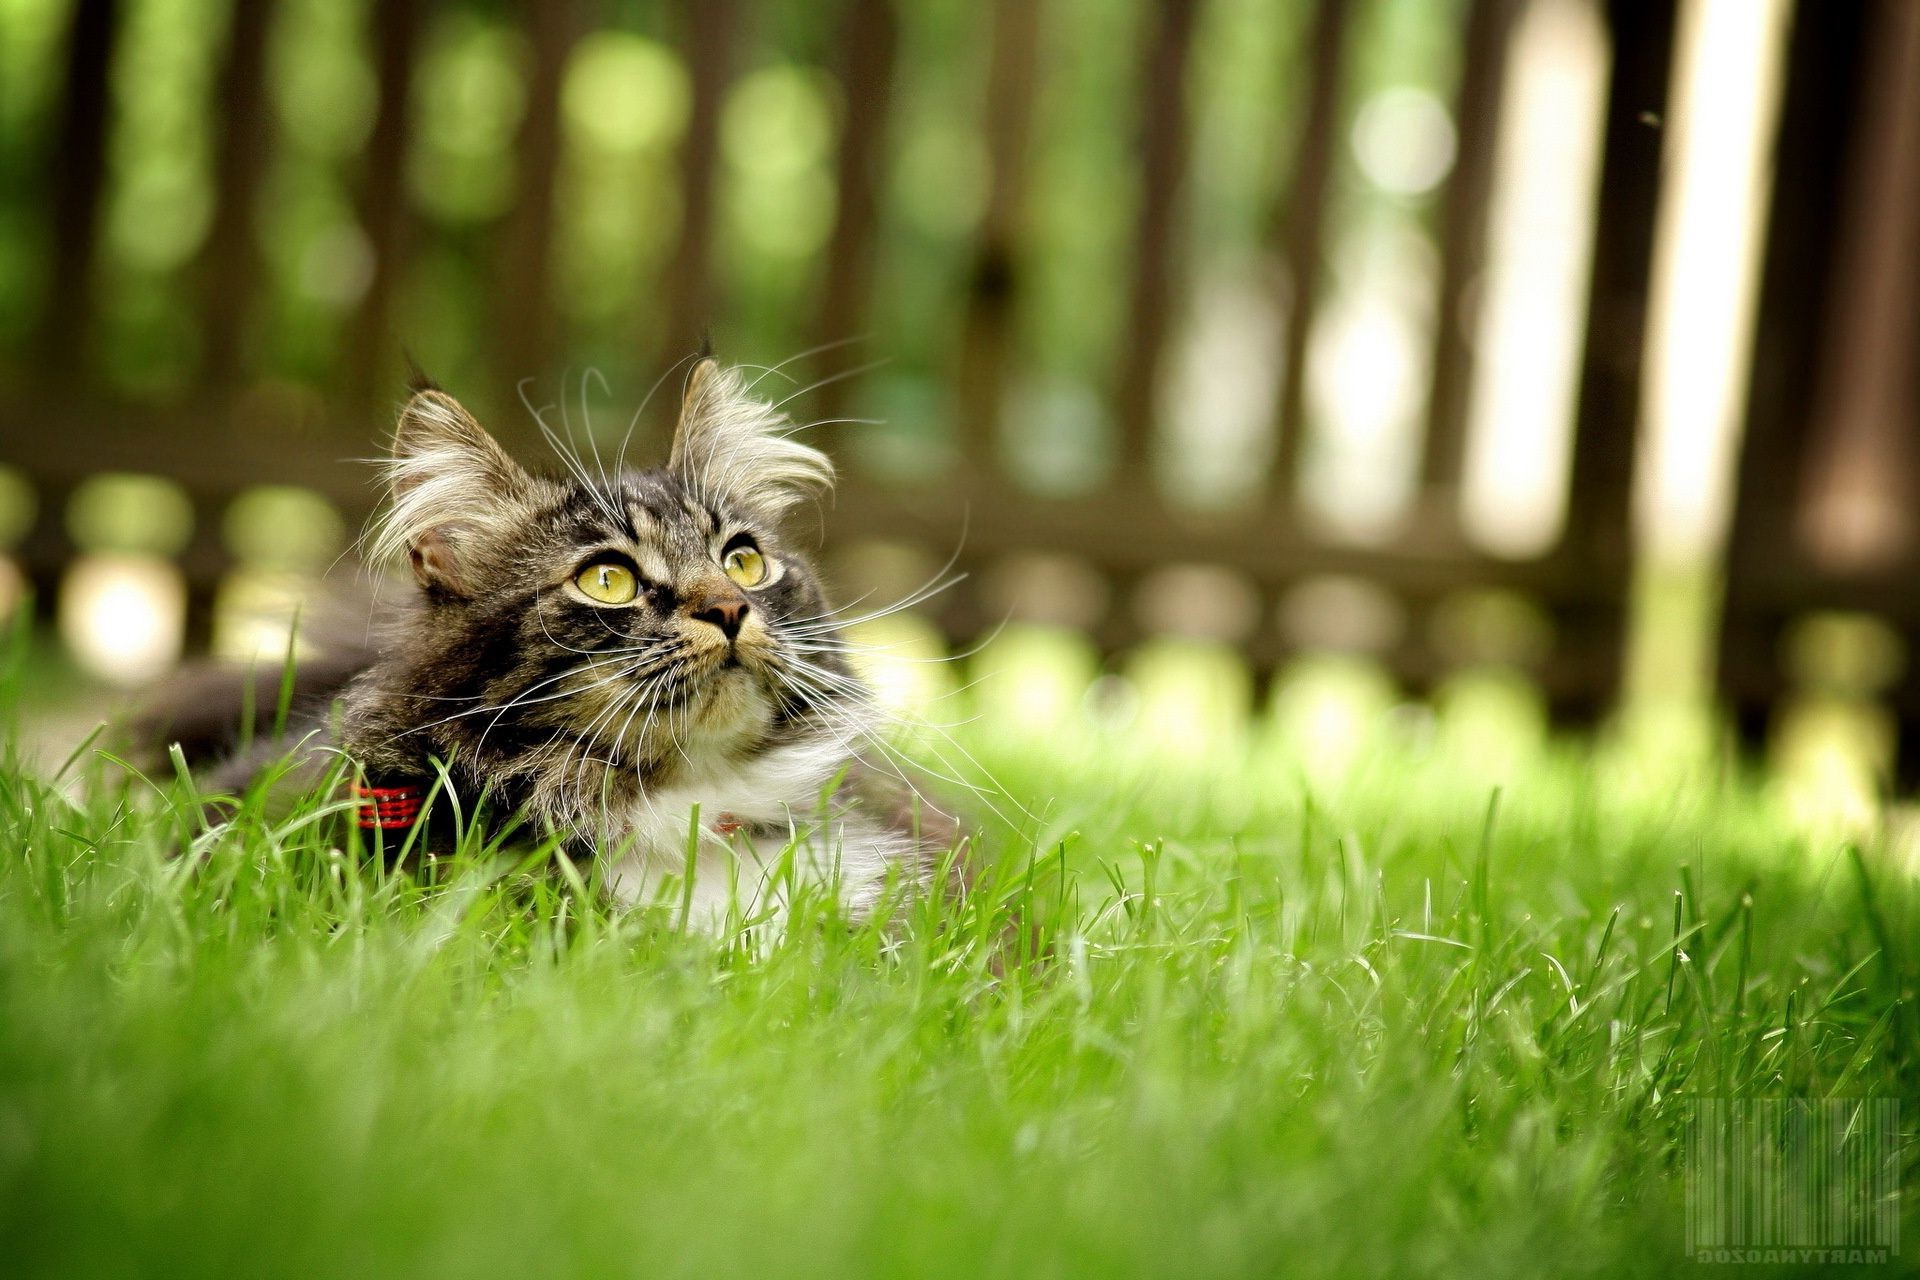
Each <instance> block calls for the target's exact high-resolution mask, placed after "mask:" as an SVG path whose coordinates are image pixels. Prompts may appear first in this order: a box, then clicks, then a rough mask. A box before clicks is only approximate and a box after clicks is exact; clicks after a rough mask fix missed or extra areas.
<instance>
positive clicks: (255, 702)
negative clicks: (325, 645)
mask: <svg viewBox="0 0 1920 1280" xmlns="http://www.w3.org/2000/svg"><path fill="white" fill-rule="evenodd" d="M372 660H373V654H372V652H371V651H355V652H330V653H326V654H323V655H320V656H317V657H313V658H303V659H301V660H300V661H299V662H297V663H295V664H294V666H293V668H292V669H291V670H288V669H286V667H285V666H284V665H265V664H262V665H257V666H253V667H241V666H237V665H234V664H230V663H217V662H205V663H195V664H192V665H189V666H186V667H182V668H181V669H180V670H179V671H176V672H175V673H173V675H171V676H169V677H168V678H167V679H166V681H165V682H164V683H163V684H162V685H161V687H160V688H159V689H158V690H157V691H156V693H155V694H154V696H153V697H151V698H150V699H148V701H147V702H146V703H145V704H144V705H143V706H142V707H141V708H140V709H139V710H138V711H137V712H136V713H135V715H134V717H133V719H132V720H131V722H130V723H129V724H128V726H127V737H128V739H129V740H130V745H131V746H132V748H133V750H134V751H135V753H136V754H137V755H139V756H142V757H145V761H144V763H148V764H153V765H158V764H159V763H160V762H161V761H163V760H164V759H166V757H167V756H168V755H169V753H170V751H171V749H172V748H173V747H174V746H176V745H177V746H178V747H179V748H180V752H181V754H182V755H183V756H184V757H185V758H186V763H187V766H188V767H189V768H191V769H193V770H195V771H196V772H198V771H200V770H201V769H202V768H204V767H205V766H207V765H209V764H212V763H214V762H216V761H222V760H226V759H227V758H229V757H230V756H232V755H233V753H234V752H235V750H237V749H238V748H239V747H240V746H241V745H242V744H244V743H248V742H260V741H265V740H270V739H274V738H277V737H280V736H283V735H285V734H286V733H287V732H288V730H289V729H292V728H295V727H296V726H299V725H302V724H310V723H312V722H313V720H314V719H315V718H316V717H317V716H319V715H322V714H323V713H324V712H325V710H326V708H327V706H328V705H329V704H331V703H332V701H333V700H334V699H335V698H336V697H338V696H339V695H340V694H341V693H342V692H344V691H345V689H346V687H347V685H348V684H350V683H352V681H353V678H354V677H355V676H357V675H359V674H360V672H362V671H364V670H365V669H366V668H367V665H368V664H369V663H370V662H371V661H372Z"/></svg>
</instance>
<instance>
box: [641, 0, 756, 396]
mask: <svg viewBox="0 0 1920 1280" xmlns="http://www.w3.org/2000/svg"><path fill="white" fill-rule="evenodd" d="M683 12H684V14H685V17H686V24H687V26H686V59H687V70H688V73H689V74H690V76H691V77H692V90H693V101H692V106H691V109H690V110H689V112H688V115H687V131H686V134H685V136H683V137H682V138H681V140H680V242H679V244H678V246H677V247H676V248H675V249H674V252H673V259H672V261H671V263H670V264H669V265H668V268H667V278H666V282H665V298H666V315H667V321H666V325H665V328H664V330H663V332H662V335H661V343H660V349H661V355H662V356H663V357H664V359H663V360H662V361H661V362H660V363H661V365H662V367H665V365H666V364H668V363H671V362H672V361H673V360H675V359H678V358H679V357H680V356H682V355H684V354H686V353H687V352H690V351H692V350H693V349H694V348H695V346H696V345H697V344H698V343H699V341H700V338H701V335H702V334H704V333H705V332H706V331H707V329H708V328H709V326H711V325H712V324H713V322H714V321H715V320H716V319H717V318H718V317H717V316H716V315H715V314H714V311H715V307H714V291H713V263H712V256H713V220H714V176H715V171H716V170H717V168H718V166H719V149H720V106H721V99H722V98H724V97H725V96H726V91H727V85H728V84H729V83H730V82H731V80H732V71H731V63H732V50H733V42H734V35H735V33H734V28H735V27H736V26H737V25H738V8H737V5H736V0H686V3H685V5H684V6H683ZM668 401H669V402H674V401H673V398H672V397H668Z"/></svg>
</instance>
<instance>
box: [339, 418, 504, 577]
mask: <svg viewBox="0 0 1920 1280" xmlns="http://www.w3.org/2000/svg"><path fill="white" fill-rule="evenodd" d="M386 479H387V491H388V495H389V497H390V498H391V499H392V501H391V503H390V504H389V508H388V511H387V515H386V518H385V521H384V523H383V524H382V525H381V526H380V529H379V532H378V533H377V535H376V537H375V545H374V554H375V556H376V557H379V558H384V557H386V556H393V557H395V558H398V557H399V556H401V555H405V556H406V557H407V558H408V560H409V561H410V563H411V564H412V566H413V575H414V577H415V578H416V579H417V580H418V581H419V583H420V585H421V586H423V587H427V588H430V589H433V590H438V591H442V592H446V593H449V594H452V595H456V596H466V595H470V594H471V593H472V591H473V588H474V584H475V582H476V581H477V580H478V579H479V578H480V576H481V575H482V573H483V572H484V570H485V569H486V567H487V561H488V559H489V558H490V557H491V556H493V555H495V554H497V553H498V549H499V548H500V547H502V546H504V545H506V544H507V543H508V542H509V541H510V539H511V536H512V533H513V531H514V529H516V528H518V527H520V526H521V524H522V522H523V521H524V519H525V516H526V512H527V509H528V507H529V506H530V504H531V502H532V499H533V489H534V486H535V481H534V479H533V477H532V476H530V475H528V474H527V472H526V471H525V470H524V469H522V467H521V466H520V464H519V463H517V462H515V461H514V460H513V459H512V458H510V457H508V456H507V451H506V450H505V449H502V448H501V447H500V444H499V442H498V441H496V440H495V439H494V438H493V437H492V436H490V435H488V434H487V432H486V430H485V429H484V428H483V427H481V425H480V424H479V423H478V422H476V421H474V418H473V415H472V414H470V413H468V412H467V411H466V409H465V408H464V407H463V406H462V405H461V404H460V402H459V401H458V400H455V399H454V398H453V397H452V396H450V395H448V394H447V393H446V392H444V391H442V390H440V389H439V388H438V387H434V386H432V385H424V386H417V389H416V390H415V391H414V392H413V394H412V395H411V396H409V397H408V399H407V403H406V406H405V407H404V408H402V409H401V410H400V421H399V423H398V425H397V426H396V427H395V429H394V435H393V456H392V457H391V458H390V459H389V460H388V462H387V466H386Z"/></svg>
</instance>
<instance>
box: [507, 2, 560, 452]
mask: <svg viewBox="0 0 1920 1280" xmlns="http://www.w3.org/2000/svg"><path fill="white" fill-rule="evenodd" d="M521 9H522V11H523V12H524V13H525V15H526V18H525V21H526V30H527V38H528V40H529V42H530V43H531V45H532V49H533V60H532V65H531V67H530V68H529V74H528V78H527V109H526V114H525V115H523V116H522V117H521V119H520V130H519V134H518V136H517V137H516V138H515V139H514V173H515V176H516V178H517V180H518V183H519V191H518V194H517V196H516V198H515V200H514V202H513V208H512V209H511V210H510V211H509V212H508V214H507V218H506V222H505V223H504V224H503V225H502V227H501V229H500V244H499V253H500V288H499V290H498V292H497V294H496V295H495V296H496V300H497V303H498V308H499V309H498V313H497V315H496V317H495V320H494V329H495V333H494V341H495V343H496V344H497V351H498V356H497V358H498V363H499V377H500V383H501V385H500V387H499V390H498V393H497V394H498V396H499V400H500V403H501V404H502V405H505V406H508V408H509V410H510V412H509V413H508V414H507V415H505V417H506V418H511V419H512V420H514V421H519V417H518V415H516V414H513V413H511V410H512V409H513V408H515V407H517V406H518V403H519V386H520V382H521V380H522V379H525V378H537V377H539V376H540V374H541V373H542V372H544V371H545V369H546V367H547V364H548V362H549V361H550V359H551V358H552V354H553V339H554V305H553V290H552V271H553V253H552V240H553V226H554V207H553V201H554V181H555V176H556V174H557V173H558V170H559V160H560V83H561V79H562V77H563V76H564V75H565V74H566V67H567V56H568V54H570V53H571V52H572V51H573V45H574V41H575V40H576V39H578V36H579V28H580V21H579V5H578V4H577V3H576V0H522V4H521Z"/></svg>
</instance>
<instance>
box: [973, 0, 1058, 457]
mask: <svg viewBox="0 0 1920 1280" xmlns="http://www.w3.org/2000/svg"><path fill="white" fill-rule="evenodd" d="M1044 7H1045V6H1044V4H1043V3H1042V0H995V3H994V6H993V55H992V62H991V65H990V66H989V68H988V70H987V92H986V142H987V162H988V181H987V207H986V212H985V214H984V215H983V217H982V219H981V224H980V240H979V244H978V246H977V247H976V248H975V250H974V259H973V280H972V284H971V286H970V288H969V292H968V294H967V311H966V319H965V322H964V329H963V334H962V338H961V348H960V352H961V354H960V369H959V374H958V377H957V380H956V381H957V384H958V390H957V399H958V412H959V419H960V421H959V437H960V441H961V446H962V449H963V451H964V455H965V456H966V458H967V459H968V461H969V462H970V463H971V464H972V467H973V469H974V470H976V471H978V472H984V473H991V472H992V471H993V470H994V469H995V467H996V464H997V461H998V453H999V444H1000V402H1001V398H1002V396H1003V394H1004V392H1005V386H1006V380H1007V375H1008V370H1009V365H1010V364H1011V362H1012V361H1011V356H1012V350H1013V341H1014V334H1013V326H1014V318H1015V313H1016V310H1017V305H1018V300H1019V291H1020V281H1019V265H1018V259H1019V250H1018V246H1019V243H1020V234H1021V231H1022V230H1023V225H1022V224H1023V219H1024V215H1025V209H1026V196H1027V142H1028V137H1029V135H1030V134H1031V132H1032V129H1033V103H1034V95H1035V92H1036V90H1037V82H1038V79H1039V74H1040V69H1039V62H1040V17H1041V11H1042V10H1043V8H1044Z"/></svg>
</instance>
